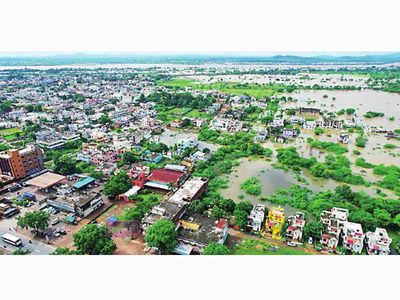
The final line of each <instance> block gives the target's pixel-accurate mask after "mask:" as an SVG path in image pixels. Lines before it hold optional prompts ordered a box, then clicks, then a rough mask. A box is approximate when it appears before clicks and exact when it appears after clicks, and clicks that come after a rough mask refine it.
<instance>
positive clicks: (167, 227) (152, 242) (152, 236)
mask: <svg viewBox="0 0 400 300" xmlns="http://www.w3.org/2000/svg"><path fill="white" fill-rule="evenodd" d="M177 236H178V233H177V232H176V231H175V224H174V223H172V222H171V221H170V220H159V221H157V222H156V223H154V224H153V225H151V226H150V227H149V228H148V229H147V230H146V236H145V238H144V240H145V242H146V243H147V244H148V245H149V246H150V247H155V248H157V249H158V250H160V252H161V253H163V254H166V253H169V252H171V251H172V250H173V249H174V248H175V246H176V244H177V240H176V238H177Z"/></svg>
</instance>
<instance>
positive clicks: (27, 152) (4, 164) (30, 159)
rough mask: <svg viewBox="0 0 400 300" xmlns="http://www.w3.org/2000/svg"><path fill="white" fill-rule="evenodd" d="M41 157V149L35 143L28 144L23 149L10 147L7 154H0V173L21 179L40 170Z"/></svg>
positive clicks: (42, 155) (42, 157)
mask: <svg viewBox="0 0 400 300" xmlns="http://www.w3.org/2000/svg"><path fill="white" fill-rule="evenodd" d="M43 159H44V154H43V151H42V150H41V149H40V148H39V146H37V145H29V146H27V147H26V148H24V149H11V150H8V151H7V154H3V155H0V171H1V173H2V174H5V175H9V176H13V177H14V178H16V179H21V178H24V177H26V176H28V175H30V174H32V173H33V172H35V171H39V170H42V169H43V168H44V164H43Z"/></svg>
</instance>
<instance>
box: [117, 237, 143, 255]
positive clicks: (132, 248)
mask: <svg viewBox="0 0 400 300" xmlns="http://www.w3.org/2000/svg"><path fill="white" fill-rule="evenodd" d="M113 241H114V242H115V244H117V250H115V252H114V254H117V255H144V254H145V252H144V248H145V242H144V240H143V238H141V239H138V240H131V239H129V238H127V239H120V238H113Z"/></svg>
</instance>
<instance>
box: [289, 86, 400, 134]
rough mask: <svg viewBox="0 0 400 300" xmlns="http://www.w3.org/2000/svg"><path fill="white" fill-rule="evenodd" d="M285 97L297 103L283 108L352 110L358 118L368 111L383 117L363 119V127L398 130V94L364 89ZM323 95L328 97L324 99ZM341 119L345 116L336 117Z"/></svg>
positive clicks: (399, 116) (399, 106) (297, 92)
mask: <svg viewBox="0 0 400 300" xmlns="http://www.w3.org/2000/svg"><path fill="white" fill-rule="evenodd" d="M287 95H288V96H291V97H293V98H294V99H297V100H298V102H296V103H290V104H288V105H286V106H285V107H299V106H302V107H315V108H320V109H322V110H325V109H326V110H328V111H333V112H337V111H339V110H341V109H346V108H354V109H355V110H356V112H355V113H356V115H358V116H359V117H361V116H362V115H364V114H365V113H366V112H368V111H374V112H383V113H384V114H385V116H384V117H382V118H372V119H366V118H364V119H363V120H364V123H365V125H367V126H376V127H380V126H382V127H383V128H385V129H389V130H393V129H396V128H400V94H395V93H387V92H381V91H374V90H370V89H366V90H361V91H326V90H325V91H324V90H318V91H313V90H311V91H310V90H301V91H296V92H293V93H291V94H287ZM324 95H328V97H327V98H324ZM314 101H315V102H314ZM392 116H393V117H395V120H394V121H390V120H389V118H390V117H392ZM341 118H343V119H345V118H346V116H339V117H338V119H341Z"/></svg>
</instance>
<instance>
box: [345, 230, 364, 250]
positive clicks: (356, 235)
mask: <svg viewBox="0 0 400 300" xmlns="http://www.w3.org/2000/svg"><path fill="white" fill-rule="evenodd" d="M342 231H343V232H342V236H343V246H344V247H345V248H346V250H349V251H351V252H354V253H358V254H360V253H361V251H362V249H363V246H364V237H365V235H364V233H363V230H362V227H361V224H359V223H352V222H345V223H344V226H343V229H342Z"/></svg>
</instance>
